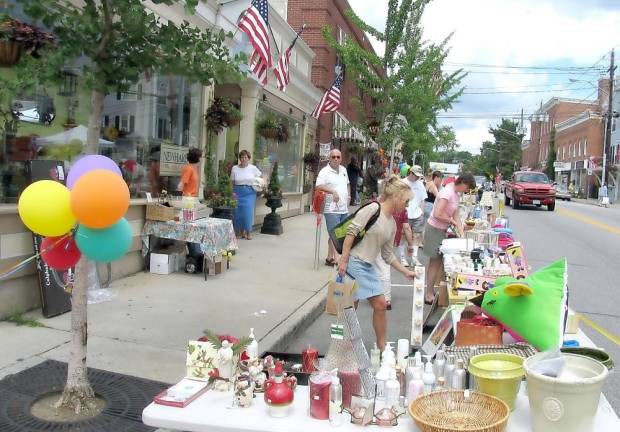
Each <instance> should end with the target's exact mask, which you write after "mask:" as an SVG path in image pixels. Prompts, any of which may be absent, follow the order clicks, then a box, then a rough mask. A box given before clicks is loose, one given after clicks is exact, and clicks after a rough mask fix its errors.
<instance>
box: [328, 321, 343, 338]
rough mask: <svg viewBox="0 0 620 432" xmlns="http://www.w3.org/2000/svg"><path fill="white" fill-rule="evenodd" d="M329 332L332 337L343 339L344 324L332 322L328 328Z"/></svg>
mask: <svg viewBox="0 0 620 432" xmlns="http://www.w3.org/2000/svg"><path fill="white" fill-rule="evenodd" d="M329 332H330V334H331V337H332V339H338V340H343V339H344V326H343V325H339V324H332V325H331V328H330V331H329Z"/></svg>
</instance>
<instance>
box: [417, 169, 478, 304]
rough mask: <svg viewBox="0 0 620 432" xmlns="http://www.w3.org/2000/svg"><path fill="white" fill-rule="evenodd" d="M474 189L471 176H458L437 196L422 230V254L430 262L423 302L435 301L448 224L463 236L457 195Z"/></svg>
mask: <svg viewBox="0 0 620 432" xmlns="http://www.w3.org/2000/svg"><path fill="white" fill-rule="evenodd" d="M475 187H476V180H475V179H474V176H473V175H471V174H463V175H460V176H459V177H458V178H457V179H456V180H455V181H454V183H449V184H448V185H446V186H445V187H444V188H443V189H441V190H440V191H439V193H438V194H437V198H435V205H434V206H433V212H432V213H431V217H430V218H429V219H428V221H427V222H426V227H425V229H424V253H425V254H426V255H428V257H429V258H430V261H429V263H428V268H427V270H426V294H425V296H424V302H425V303H426V304H433V302H434V301H435V292H434V286H435V280H436V279H437V275H438V273H439V270H440V269H441V264H442V257H441V255H440V253H439V247H440V246H441V242H442V241H443V240H444V239H445V238H446V230H447V229H448V226H449V225H450V224H452V225H454V226H455V227H456V230H457V233H458V235H459V236H461V237H462V236H463V226H462V224H461V218H460V217H459V214H458V211H459V201H460V198H459V193H463V192H467V191H469V190H472V189H474V188H475Z"/></svg>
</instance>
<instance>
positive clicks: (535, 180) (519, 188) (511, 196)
mask: <svg viewBox="0 0 620 432" xmlns="http://www.w3.org/2000/svg"><path fill="white" fill-rule="evenodd" d="M505 194H506V197H505V201H504V202H505V204H506V205H510V202H511V201H512V208H514V209H515V210H516V209H518V208H519V207H520V206H521V205H522V204H532V205H535V206H536V207H541V206H543V205H545V206H547V210H549V211H553V210H555V189H554V188H553V184H552V183H551V182H550V181H549V178H548V177H547V176H546V175H545V174H544V173H541V172H534V171H517V172H515V173H514V174H513V175H512V178H511V179H510V181H509V182H507V183H506V191H505Z"/></svg>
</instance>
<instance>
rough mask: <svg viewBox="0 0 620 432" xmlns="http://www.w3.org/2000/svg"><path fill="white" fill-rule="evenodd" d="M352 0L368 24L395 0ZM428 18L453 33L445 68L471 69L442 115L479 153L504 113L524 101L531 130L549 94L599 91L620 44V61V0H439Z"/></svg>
mask: <svg viewBox="0 0 620 432" xmlns="http://www.w3.org/2000/svg"><path fill="white" fill-rule="evenodd" d="M349 3H350V4H351V7H352V8H353V9H354V10H355V12H356V13H357V14H358V15H359V16H360V17H361V18H362V19H364V20H365V21H366V22H367V23H368V24H371V25H373V26H375V27H376V28H378V29H380V30H383V29H384V28H385V21H386V17H387V4H388V0H372V1H371V0H349ZM422 25H423V27H424V37H425V39H427V40H429V41H432V42H441V41H442V40H444V39H445V38H446V37H447V36H449V35H450V34H453V35H452V38H451V40H450V42H449V46H450V47H451V49H450V54H449V56H448V58H447V63H446V65H445V67H444V70H445V71H454V70H456V69H458V68H463V69H464V70H465V71H467V72H469V74H468V76H467V77H466V78H465V79H464V80H463V82H462V85H463V86H464V87H465V93H466V94H464V95H463V96H461V98H460V99H459V101H458V102H457V103H456V104H455V105H454V106H453V108H452V109H451V110H450V111H448V112H442V113H440V114H439V116H438V117H439V118H440V124H441V125H450V126H452V127H454V129H455V132H456V136H457V142H458V144H459V145H460V148H461V149H463V150H468V151H471V152H473V153H478V151H479V148H480V146H481V144H482V142H483V141H485V140H491V139H492V136H491V135H490V134H489V133H488V129H489V127H490V126H495V125H497V124H498V123H499V122H500V120H501V117H500V115H501V114H505V115H506V114H509V115H511V116H512V115H514V114H517V113H520V112H521V109H523V110H524V112H525V119H526V121H525V124H524V126H525V127H526V128H527V130H528V133H529V129H530V128H529V121H527V118H528V114H531V113H533V112H534V111H535V110H536V109H537V108H538V107H539V106H540V103H541V102H543V103H544V102H546V101H548V100H549V99H550V98H552V97H554V96H557V97H566V98H575V99H594V98H595V97H596V83H597V80H598V78H599V77H600V76H601V75H602V74H608V72H607V71H606V70H607V69H608V68H609V60H610V55H609V53H610V51H611V49H612V48H614V47H615V48H616V51H617V52H616V54H617V55H616V60H617V63H618V62H620V61H618V60H620V58H619V57H620V56H619V55H618V54H620V52H618V50H620V1H618V0H432V1H431V2H430V4H429V5H428V6H427V7H426V11H425V13H424V16H423V20H422ZM373 45H374V46H375V49H376V50H377V51H378V52H382V51H383V49H382V46H381V44H380V43H379V42H377V41H374V43H373ZM507 66H510V67H507ZM524 67H527V68H524ZM617 72H618V73H620V69H618V70H617ZM571 80H574V81H575V82H571ZM480 93H484V94H480ZM454 117H458V118H454Z"/></svg>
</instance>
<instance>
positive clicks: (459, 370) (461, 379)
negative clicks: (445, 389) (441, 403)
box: [450, 359, 467, 390]
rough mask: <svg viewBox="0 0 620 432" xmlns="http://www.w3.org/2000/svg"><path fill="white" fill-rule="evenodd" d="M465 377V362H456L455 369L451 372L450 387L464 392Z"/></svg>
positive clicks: (459, 360)
mask: <svg viewBox="0 0 620 432" xmlns="http://www.w3.org/2000/svg"><path fill="white" fill-rule="evenodd" d="M466 378H467V376H466V373H465V362H464V361H463V360H461V359H458V360H457V361H456V368H455V369H454V371H453V372H452V381H451V385H450V387H451V388H453V389H456V390H464V389H466V388H467V386H466V385H465V384H466V383H467V379H466Z"/></svg>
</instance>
